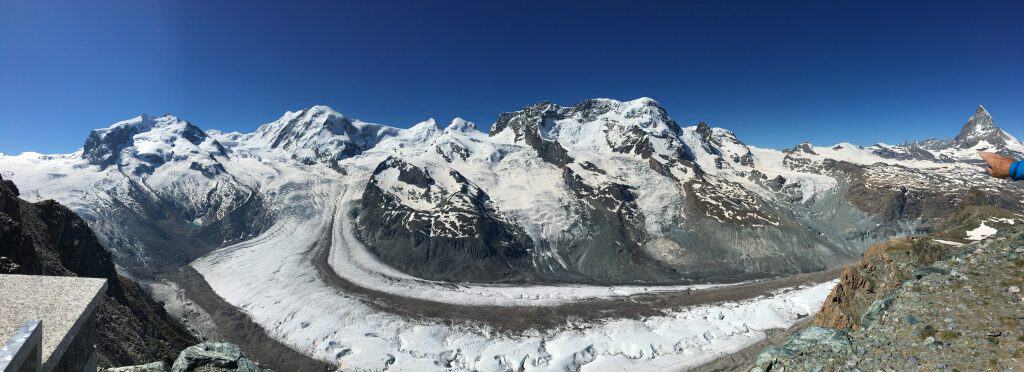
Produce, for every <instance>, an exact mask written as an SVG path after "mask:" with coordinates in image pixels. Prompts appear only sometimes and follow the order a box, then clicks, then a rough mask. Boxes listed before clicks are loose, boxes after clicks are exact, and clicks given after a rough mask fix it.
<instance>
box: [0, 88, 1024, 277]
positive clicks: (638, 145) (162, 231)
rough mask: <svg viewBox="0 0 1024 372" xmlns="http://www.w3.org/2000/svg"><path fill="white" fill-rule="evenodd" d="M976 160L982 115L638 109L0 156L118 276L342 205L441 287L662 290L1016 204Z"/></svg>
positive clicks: (196, 132)
mask: <svg viewBox="0 0 1024 372" xmlns="http://www.w3.org/2000/svg"><path fill="white" fill-rule="evenodd" d="M979 149H989V150H995V151H1001V152H1004V153H1009V154H1016V155H1024V145H1022V144H1021V142H1020V141H1018V140H1017V139H1015V138H1013V137H1012V136H1010V135H1009V134H1007V133H1005V132H1004V131H1002V130H1001V129H999V128H998V127H996V126H995V125H994V123H993V121H992V119H991V116H990V115H989V114H988V112H987V111H985V110H984V109H983V108H979V110H978V112H977V113H975V115H974V116H973V117H972V118H971V119H970V121H969V122H968V123H967V124H966V125H965V126H964V129H963V130H962V131H961V133H960V134H959V135H958V136H957V137H956V138H954V139H952V140H930V141H921V142H908V143H906V144H903V145H897V146H891V145H884V144H877V145H873V146H868V147H862V146H857V145H852V144H849V143H841V144H837V145H834V146H826V147H820V146H814V145H813V144H809V143H804V144H800V145H797V146H795V147H793V148H791V149H788V150H784V151H778V150H774V149H764V148H757V147H754V146H749V145H746V144H745V143H743V142H742V141H741V140H740V138H739V137H738V136H737V135H736V134H735V133H733V132H731V131H728V130H726V129H722V128H714V127H711V126H710V125H708V124H707V123H703V122H701V123H698V124H697V125H694V126H686V127H684V126H681V125H679V124H678V123H676V122H675V121H674V120H672V119H671V117H670V116H669V115H668V113H667V112H666V111H665V110H664V109H663V108H662V107H661V106H660V105H659V104H658V103H657V102H656V101H654V100H652V99H649V98H641V99H637V100H632V101H625V102H621V101H615V100H610V99H592V100H586V101H584V102H581V103H579V104H577V105H575V106H571V107H563V106H559V105H556V104H553V103H550V102H541V103H538V104H535V105H530V106H527V107H524V108H523V109H521V110H517V111H512V112H506V113H502V114H500V115H499V116H498V119H497V120H496V122H495V123H494V124H493V125H492V126H491V128H490V131H489V132H488V133H484V132H481V131H480V130H478V129H477V128H476V125H474V124H473V123H469V122H466V121H465V120H462V119H455V120H453V121H452V122H451V123H450V124H448V125H447V126H445V127H444V128H442V127H441V126H439V125H438V124H437V123H436V122H435V121H434V120H432V119H431V120H427V121H424V122H422V123H419V124H416V125H414V126H412V127H410V128H408V129H398V128H394V127H389V126H385V125H380V124H371V123H366V122H362V121H359V120H356V119H351V118H347V117H345V116H343V115H342V114H340V113H338V112H337V111H334V110H333V109H331V108H329V107H326V106H314V107H311V108H308V109H304V110H300V111H296V112H287V113H285V114H284V115H283V116H282V117H281V118H280V119H278V120H275V121H273V122H270V123H267V124H264V125H262V126H260V127H259V128H258V129H257V130H256V131H254V132H252V133H225V132H220V131H214V130H210V131H203V130H201V129H200V128H198V127H197V126H195V125H193V124H190V123H188V122H185V121H182V120H179V119H177V118H175V117H173V116H170V115H168V116H162V117H149V116H145V115H143V116H140V117H137V118H134V119H130V120H127V121H123V122H118V123H116V124H114V125H112V126H111V127H109V128H104V129H98V130H95V131H93V132H92V133H90V135H89V137H88V139H87V140H86V143H85V146H84V147H83V148H82V149H81V150H79V151H78V152H75V153H72V154H65V155H42V154H35V153H26V154H21V155H2V156H0V172H3V175H4V177H5V178H11V179H13V180H14V181H15V182H17V183H18V184H19V185H21V187H22V189H23V195H25V197H26V198H30V199H31V198H35V199H44V198H54V199H57V200H58V201H60V202H62V203H65V204H67V205H69V206H71V207H72V208H74V209H75V210H76V211H78V212H79V213H80V214H82V215H83V217H84V218H86V220H87V221H89V223H90V224H91V225H93V227H94V228H95V229H96V230H97V233H98V234H99V235H100V237H101V239H104V240H105V241H104V243H105V244H106V245H107V246H108V247H111V248H112V249H113V250H114V251H115V259H116V260H117V261H118V263H119V264H120V265H121V266H122V267H123V268H125V269H126V270H127V271H128V272H130V273H132V274H135V275H152V274H153V271H154V270H156V271H157V274H159V272H160V271H163V270H172V269H174V268H175V267H178V266H180V265H182V264H184V263H186V262H188V261H190V260H192V259H194V258H196V257H199V256H202V255H203V254H205V253H206V252H209V251H210V250H212V249H214V248H216V247H218V246H223V245H226V244H228V243H232V242H240V241H245V240H247V239H250V238H251V237H253V236H255V235H258V234H259V233H261V232H264V231H267V229H269V228H271V227H272V226H274V225H275V224H276V223H278V222H279V221H286V220H294V219H301V218H309V216H313V215H318V214H320V213H324V211H327V210H333V209H335V208H343V209H345V208H351V210H347V211H345V212H344V213H346V214H351V216H353V217H354V219H353V223H354V225H355V226H356V232H357V233H356V234H357V235H358V238H359V239H360V240H361V241H362V242H363V243H365V244H366V245H367V246H368V248H369V250H370V251H371V252H373V254H374V255H375V256H376V257H377V258H378V259H380V260H381V261H382V262H383V263H385V264H387V265H390V266H392V267H394V268H395V269H397V270H399V271H401V272H405V273H408V274H412V275H413V276H416V277H420V278H424V279H432V280H446V281H483V282H597V283H629V282H643V283H678V282H688V281H693V280H737V279H741V278H747V277H760V276H770V275H778V274H785V273H794V272H802V271H809V270H816V269H823V268H826V267H830V266H833V265H836V264H838V263H841V262H845V261H846V260H848V259H849V258H851V257H853V256H855V255H857V254H858V253H859V252H860V251H861V250H863V249H864V248H865V247H866V246H867V245H868V244H871V243H873V242H875V241H878V240H880V239H884V238H887V237H889V236H893V235H900V234H908V233H914V232H920V231H927V230H928V229H929V228H930V226H932V224H933V223H934V221H935V220H936V219H940V218H942V217H944V216H945V215H947V214H948V213H949V212H951V211H952V210H954V209H955V208H957V207H958V206H962V205H968V204H992V205H997V206H1000V207H1006V208H1011V209H1016V210H1019V209H1021V207H1022V203H1024V202H1022V201H1024V189H1021V188H1020V187H1019V186H1017V185H1016V184H1014V183H1009V182H1003V181H1000V180H995V179H991V178H989V177H987V176H986V175H984V173H983V172H982V171H981V168H979V167H978V166H977V165H975V164H972V163H971V161H972V159H973V157H974V156H975V155H974V154H973V152H974V151H975V150H979Z"/></svg>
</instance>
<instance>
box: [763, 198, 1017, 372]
mask: <svg viewBox="0 0 1024 372" xmlns="http://www.w3.org/2000/svg"><path fill="white" fill-rule="evenodd" d="M1022 217H1024V215H1022V214H1020V213H1018V212H1009V211H1005V210H998V209H993V208H983V207H979V208H969V209H965V210H962V211H960V212H958V213H957V214H955V215H953V216H951V217H950V218H949V219H948V220H947V222H945V223H944V224H943V225H942V229H941V230H940V231H937V232H935V233H933V234H931V235H928V236H920V237H911V238H903V239H897V240H893V241H890V242H887V243H883V244H878V245H875V246H873V247H871V248H870V249H869V250H868V251H867V252H865V254H864V258H863V259H862V260H861V261H860V262H859V263H857V264H855V265H853V266H850V267H848V268H847V269H846V270H845V271H844V272H843V274H842V276H841V277H840V282H839V284H838V285H837V286H836V287H835V288H834V289H833V291H832V293H831V294H830V295H829V297H828V298H827V299H826V300H825V303H824V305H823V306H822V308H821V311H820V312H819V313H818V315H817V316H816V318H815V319H814V321H813V325H812V326H809V327H807V328H804V329H803V330H801V331H799V332H797V333H796V334H795V335H794V336H793V337H792V338H790V339H789V340H788V341H786V342H785V343H783V344H781V345H778V346H774V347H769V348H767V349H765V350H764V352H763V353H761V355H759V356H758V358H757V360H756V362H755V363H756V366H755V367H754V368H753V369H752V371H782V370H788V371H792V370H797V371H804V370H863V371H877V370H883V371H906V370H953V371H956V370H959V371H975V370H996V371H1015V370H1020V368H1021V366H1024V306H1022V304H1024V302H1022V291H1021V288H1022V287H1024V226H1021V224H1022ZM989 234H990V235H989ZM982 235H984V236H982Z"/></svg>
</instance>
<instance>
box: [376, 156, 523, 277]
mask: <svg viewBox="0 0 1024 372" xmlns="http://www.w3.org/2000/svg"><path fill="white" fill-rule="evenodd" d="M489 199H490V198H489V196H488V195H487V194H486V193H484V192H483V190H480V188H478V187H476V186H475V185H473V184H472V183H471V182H470V181H469V180H467V179H466V178H465V177H463V176H462V175H461V174H459V173H458V172H456V171H454V170H438V169H430V168H428V167H426V166H425V165H424V166H419V165H414V164H410V163H407V162H405V161H402V160H400V159H397V158H388V159H386V160H385V161H383V162H381V163H380V164H379V165H378V166H377V169H376V170H375V171H374V175H373V178H372V179H371V181H370V182H369V183H368V184H367V186H366V190H365V191H364V193H363V197H362V199H361V206H362V208H361V209H360V213H359V218H358V219H357V224H358V226H359V228H360V229H359V230H360V237H361V238H362V239H363V241H365V242H366V243H367V245H368V246H369V247H370V249H371V250H372V251H373V252H374V253H376V254H377V255H378V256H379V257H381V258H382V259H383V260H384V261H385V262H387V263H388V264H390V265H393V266H395V267H397V268H399V269H401V270H403V271H405V272H409V273H413V274H414V275H417V276H420V277H423V278H427V279H433V280H475V281H487V282H507V281H519V280H525V279H529V278H532V277H533V276H534V275H535V272H534V271H533V270H531V268H532V266H531V265H530V264H529V256H528V251H529V250H530V249H532V248H533V241H532V240H530V238H529V236H527V235H526V233H525V232H523V231H522V229H520V228H518V227H516V226H515V225H513V224H511V223H509V222H508V221H506V220H505V219H504V218H502V216H501V215H500V214H499V213H498V211H496V210H495V209H494V208H493V206H492V205H491V203H490V202H489Z"/></svg>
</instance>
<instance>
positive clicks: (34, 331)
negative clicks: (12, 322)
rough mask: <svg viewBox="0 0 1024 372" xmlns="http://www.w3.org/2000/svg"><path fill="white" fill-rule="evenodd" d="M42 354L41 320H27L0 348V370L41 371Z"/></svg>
mask: <svg viewBox="0 0 1024 372" xmlns="http://www.w3.org/2000/svg"><path fill="white" fill-rule="evenodd" d="M42 356H43V321H42V320H29V321H27V322H25V323H22V324H21V327H19V328H18V331H17V332H15V333H14V336H12V337H11V339H10V340H8V341H7V344H6V345H4V347H3V348H2V349H0V372H41V371H40V369H41V368H42V365H43V359H42Z"/></svg>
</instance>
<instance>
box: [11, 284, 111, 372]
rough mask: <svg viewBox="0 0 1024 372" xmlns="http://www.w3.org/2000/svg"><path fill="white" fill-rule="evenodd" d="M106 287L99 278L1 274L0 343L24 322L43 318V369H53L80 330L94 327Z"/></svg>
mask: <svg viewBox="0 0 1024 372" xmlns="http://www.w3.org/2000/svg"><path fill="white" fill-rule="evenodd" d="M106 289H107V280H106V279H99V278H79V277H63V276H39V275H0V343H6V342H8V340H10V339H11V337H12V336H14V335H15V333H16V332H17V331H18V328H19V327H21V325H22V324H23V323H24V322H26V321H29V320H42V330H43V332H42V333H43V334H42V336H43V337H42V362H43V365H42V370H43V371H50V370H53V369H54V368H55V367H56V366H57V365H58V364H60V363H61V361H62V359H63V358H64V356H65V355H64V354H65V353H66V352H67V351H68V350H69V348H71V347H72V344H74V343H75V342H76V338H78V335H79V333H83V331H86V332H87V331H88V330H89V328H91V327H94V325H93V324H92V322H93V321H94V319H95V316H94V312H95V310H96V307H97V306H99V304H100V301H101V300H102V299H103V293H104V292H105V291H106ZM89 346H90V347H91V345H89ZM92 358H93V359H94V360H93V363H95V356H94V355H93V356H92ZM93 368H95V367H93Z"/></svg>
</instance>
